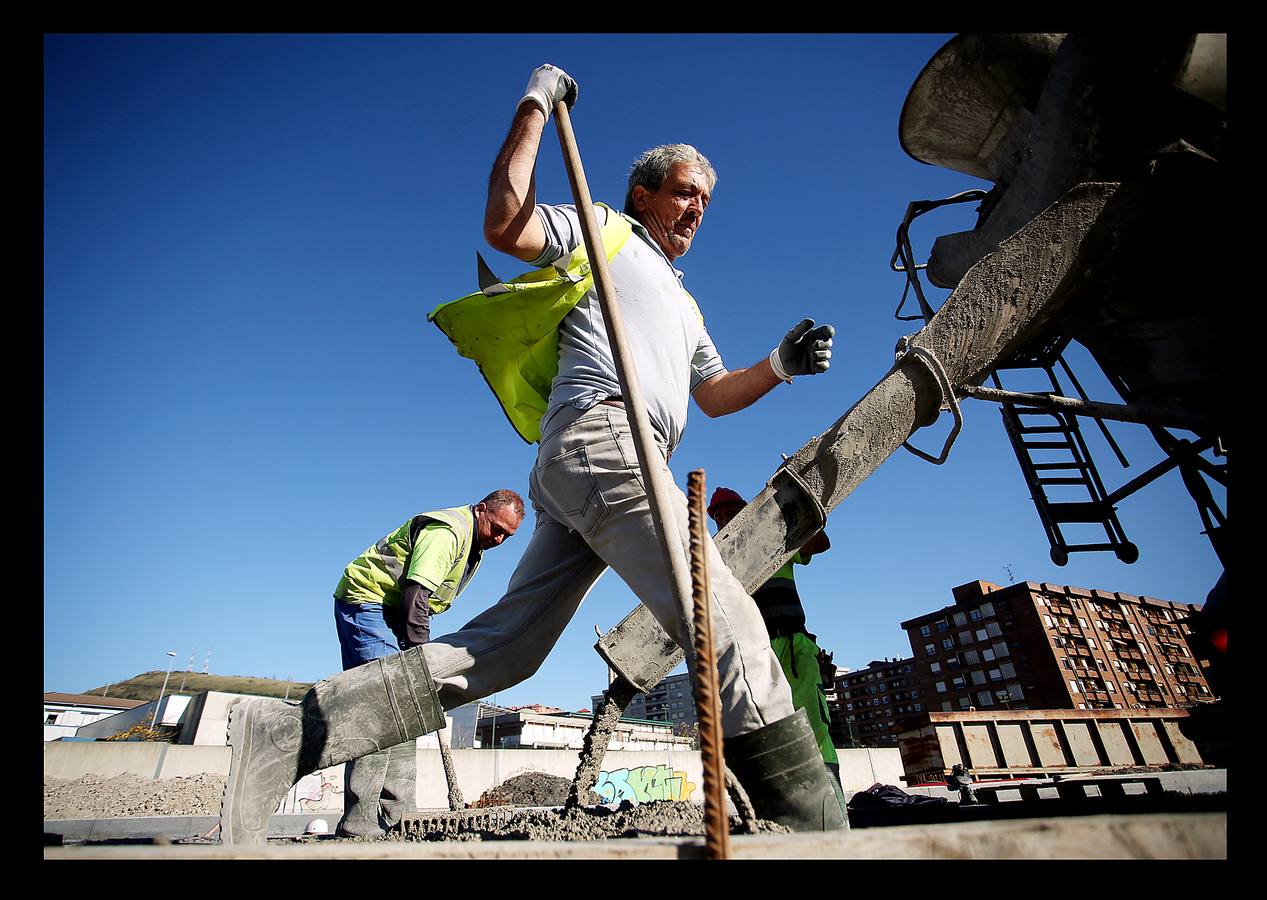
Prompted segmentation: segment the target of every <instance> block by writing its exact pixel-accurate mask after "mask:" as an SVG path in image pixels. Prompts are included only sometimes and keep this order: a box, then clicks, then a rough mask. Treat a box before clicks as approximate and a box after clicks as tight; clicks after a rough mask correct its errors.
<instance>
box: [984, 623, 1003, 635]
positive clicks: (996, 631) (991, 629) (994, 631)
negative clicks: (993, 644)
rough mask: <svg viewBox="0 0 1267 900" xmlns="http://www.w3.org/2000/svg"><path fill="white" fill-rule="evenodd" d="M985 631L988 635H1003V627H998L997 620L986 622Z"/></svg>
mask: <svg viewBox="0 0 1267 900" xmlns="http://www.w3.org/2000/svg"><path fill="white" fill-rule="evenodd" d="M985 632H986V634H988V635H989V636H990V637H1003V629H1002V628H1000V627H999V623H998V622H987V623H986V626H985Z"/></svg>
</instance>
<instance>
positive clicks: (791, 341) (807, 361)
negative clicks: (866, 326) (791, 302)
mask: <svg viewBox="0 0 1267 900" xmlns="http://www.w3.org/2000/svg"><path fill="white" fill-rule="evenodd" d="M835 333H836V329H835V328H833V327H832V326H830V325H819V326H818V327H817V328H815V327H814V320H813V319H802V320H801V321H800V322H798V323H797V324H796V325H795V326H794V327H793V328H792V330H791V331H789V332H788V333H787V334H786V335H785V336H784V337H783V340H781V341H779V346H777V347H775V348H774V349H773V350H772V351H770V367H771V368H773V369H774V374H775V375H777V376H779V378H781V379H783V380H784V381H791V380H792V376H793V375H817V374H819V373H820V372H826V371H827V369H828V368H829V367H830V366H831V339H832V335H834V334H835Z"/></svg>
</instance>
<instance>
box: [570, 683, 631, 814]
mask: <svg viewBox="0 0 1267 900" xmlns="http://www.w3.org/2000/svg"><path fill="white" fill-rule="evenodd" d="M635 691H636V688H634V687H633V686H632V685H631V684H629V683H628V682H627V681H625V680H624V679H622V678H618V679H616V680H615V681H613V682H612V684H611V687H610V689H609V690H608V692H607V696H606V697H604V698H603V699H602V700H601V701H600V702H599V704H598V706H597V708H596V709H595V710H594V721H593V723H592V724H591V725H590V728H589V730H588V731H587V732H585V741H584V743H583V744H582V747H581V756H580V762H579V763H578V764H577V767H576V775H575V777H573V779H572V788H571V792H570V793H569V794H568V798H567V803H566V805H567V807H568V809H576V808H577V807H579V806H581V805H582V804H583V803H585V802H586V801H585V800H584V799H583V798H584V797H586V796H587V795H589V793H590V790H591V789H592V788H593V787H594V785H595V784H597V783H598V773H599V770H600V769H601V768H602V765H603V756H604V755H605V754H606V753H607V745H608V744H610V743H611V737H612V732H614V731H615V729H616V722H617V721H619V719H620V717H621V715H623V714H624V712H625V707H627V706H628V705H629V701H631V700H632V699H633V698H634V693H635Z"/></svg>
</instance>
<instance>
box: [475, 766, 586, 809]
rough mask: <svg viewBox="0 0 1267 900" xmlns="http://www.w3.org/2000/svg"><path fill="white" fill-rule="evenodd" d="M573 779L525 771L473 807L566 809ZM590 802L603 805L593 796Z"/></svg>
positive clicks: (485, 795) (493, 790)
mask: <svg viewBox="0 0 1267 900" xmlns="http://www.w3.org/2000/svg"><path fill="white" fill-rule="evenodd" d="M571 786H572V780H571V779H570V778H560V777H559V776H558V775H547V774H546V773H545V772H524V773H523V774H521V775H516V776H515V777H514V778H507V779H506V780H505V781H503V782H502V783H501V784H499V785H497V787H494V788H489V789H488V790H486V791H485V792H484V793H483V794H481V795H480V798H479V799H478V800H476V801H475V802H474V803H472V804H471V805H472V806H474V807H477V808H479V807H488V806H562V805H563V804H564V803H566V802H567V798H568V789H569V788H571ZM588 802H590V803H602V802H603V798H602V797H600V796H598V795H597V794H595V793H592V792H591V793H590V799H589V801H588Z"/></svg>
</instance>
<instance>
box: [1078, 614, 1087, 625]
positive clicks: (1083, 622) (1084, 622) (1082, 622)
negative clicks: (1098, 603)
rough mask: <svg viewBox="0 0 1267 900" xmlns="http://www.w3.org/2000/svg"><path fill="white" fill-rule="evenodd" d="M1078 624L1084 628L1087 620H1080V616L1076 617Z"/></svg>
mask: <svg viewBox="0 0 1267 900" xmlns="http://www.w3.org/2000/svg"><path fill="white" fill-rule="evenodd" d="M1078 624H1079V625H1081V626H1082V627H1083V628H1086V627H1087V620H1086V619H1084V618H1082V616H1078Z"/></svg>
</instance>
